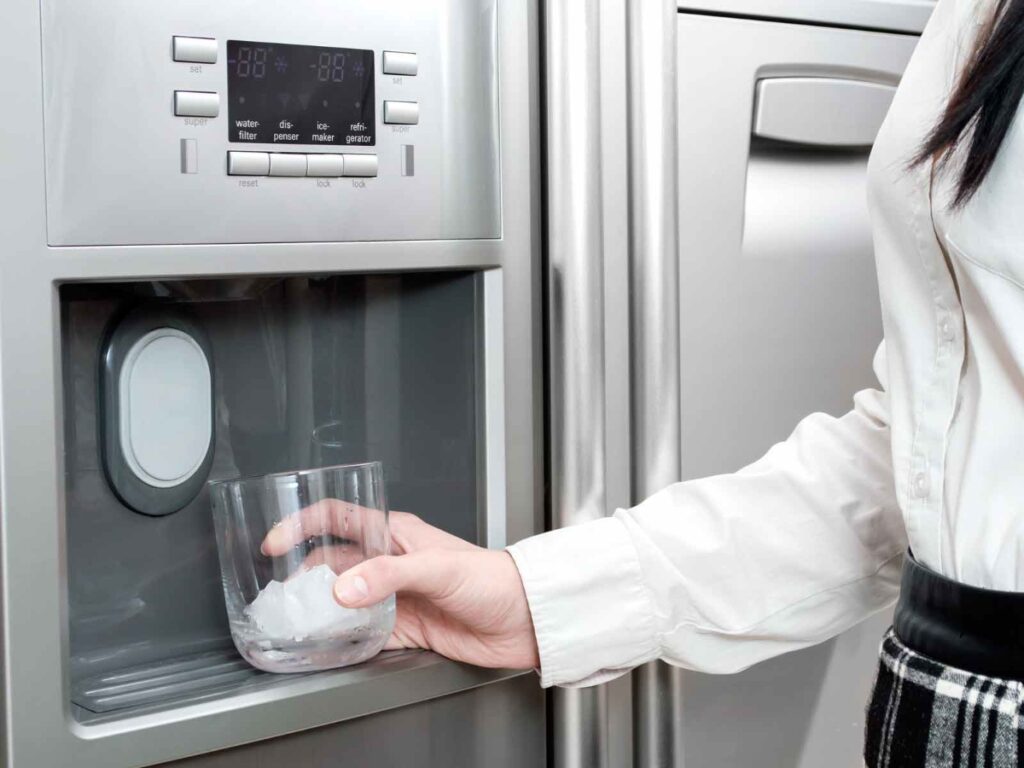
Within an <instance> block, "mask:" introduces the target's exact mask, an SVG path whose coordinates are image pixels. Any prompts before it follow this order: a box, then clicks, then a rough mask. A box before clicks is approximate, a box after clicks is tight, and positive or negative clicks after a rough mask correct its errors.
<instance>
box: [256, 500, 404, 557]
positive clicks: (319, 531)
mask: <svg viewBox="0 0 1024 768" xmlns="http://www.w3.org/2000/svg"><path fill="white" fill-rule="evenodd" d="M384 515H385V513H384V512H383V511H381V510H379V509H371V508H369V507H361V506H359V505H358V504H350V503H349V502H346V501H340V500H338V499H322V500H321V501H318V502H316V503H315V504H310V505H309V506H308V507H305V508H304V509H301V510H299V511H298V512H296V513H295V514H293V515H290V516H288V517H286V518H285V519H284V520H282V521H281V522H280V523H278V524H277V525H275V526H274V527H273V528H271V529H270V531H269V532H268V533H267V535H266V536H265V537H264V539H263V543H262V544H261V545H260V551H261V552H263V554H265V555H269V556H276V555H283V554H286V553H287V552H289V551H290V550H291V549H292V548H293V547H295V546H297V545H298V544H301V543H302V542H303V541H305V540H306V539H309V538H310V537H316V536H325V535H333V536H340V537H342V538H345V539H350V540H353V541H360V542H362V541H363V539H364V532H366V531H370V532H373V534H374V535H379V536H380V539H381V540H380V541H373V542H365V543H366V544H368V545H372V546H373V547H374V548H376V549H378V550H379V551H387V549H386V548H387V543H388V541H387V537H386V536H385V535H384V531H385V526H384V521H383V519H382V518H383V517H384Z"/></svg>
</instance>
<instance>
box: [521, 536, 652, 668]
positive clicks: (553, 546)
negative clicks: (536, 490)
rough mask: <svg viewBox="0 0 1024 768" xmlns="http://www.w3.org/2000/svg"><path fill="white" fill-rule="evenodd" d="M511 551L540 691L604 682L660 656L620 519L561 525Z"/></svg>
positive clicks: (629, 541)
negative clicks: (522, 594) (529, 624)
mask: <svg viewBox="0 0 1024 768" xmlns="http://www.w3.org/2000/svg"><path fill="white" fill-rule="evenodd" d="M508 552H509V554H510V555H512V559H513V560H514V561H515V563H516V567H517V568H518V569H519V575H520V577H521V578H522V581H523V587H524V589H525V591H526V599H527V601H528V602H529V605H530V614H531V616H532V617H533V627H534V631H535V632H536V635H537V648H538V651H539V655H540V677H541V685H543V686H544V687H545V688H547V687H548V686H552V685H564V686H583V685H596V684H598V683H602V682H607V681H608V680H611V679H613V678H615V677H618V676H619V675H621V674H624V673H625V672H626V671H628V670H629V669H632V668H633V667H636V666H638V665H640V664H643V663H644V662H647V661H651V660H652V659H655V658H657V657H658V653H659V643H658V636H657V629H656V617H655V615H654V605H653V603H652V601H651V599H650V597H649V595H648V593H647V590H646V586H645V585H644V582H643V572H642V570H641V567H640V561H639V558H638V557H637V552H636V548H635V547H634V546H633V542H632V539H631V538H630V535H629V532H628V530H627V529H626V526H625V525H624V524H623V523H622V521H620V520H618V519H616V518H613V517H607V518H602V519H600V520H595V521H593V522H590V523H583V524H581V525H574V526H571V527H569V528H560V529H558V530H556V531H551V532H549V533H543V534H541V535H539V536H533V537H531V538H529V539H524V540H523V541H520V542H519V543H517V544H513V545H512V546H510V547H508Z"/></svg>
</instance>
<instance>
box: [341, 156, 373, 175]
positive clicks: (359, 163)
mask: <svg viewBox="0 0 1024 768" xmlns="http://www.w3.org/2000/svg"><path fill="white" fill-rule="evenodd" d="M344 157H345V173H344V175H345V176H376V175H377V156H376V155H345V156H344Z"/></svg>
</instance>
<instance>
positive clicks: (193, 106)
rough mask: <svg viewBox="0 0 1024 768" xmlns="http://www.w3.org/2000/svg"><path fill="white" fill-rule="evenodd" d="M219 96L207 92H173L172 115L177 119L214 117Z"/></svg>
mask: <svg viewBox="0 0 1024 768" xmlns="http://www.w3.org/2000/svg"><path fill="white" fill-rule="evenodd" d="M219 112H220V96H218V95H217V94H216V93H211V92H209V91H175V92H174V114H175V115H177V116H178V117H216V116H217V114H218V113H219Z"/></svg>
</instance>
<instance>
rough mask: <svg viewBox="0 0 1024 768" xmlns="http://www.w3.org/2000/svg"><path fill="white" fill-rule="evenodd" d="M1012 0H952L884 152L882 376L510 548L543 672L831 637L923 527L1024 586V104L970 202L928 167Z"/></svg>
mask: <svg viewBox="0 0 1024 768" xmlns="http://www.w3.org/2000/svg"><path fill="white" fill-rule="evenodd" d="M995 4H996V3H995V0H939V3H938V5H937V7H936V10H935V13H934V16H933V18H932V20H931V22H930V24H929V26H928V29H927V30H926V32H925V34H924V36H923V37H922V39H921V42H920V44H919V46H918V48H917V51H916V53H915V55H914V58H913V60H912V62H911V63H910V66H909V68H908V69H907V72H906V74H905V76H904V79H903V82H902V84H901V86H900V89H899V91H898V93H897V95H896V98H895V101H894V103H893V107H892V110H891V111H890V113H889V116H888V117H887V119H886V121H885V124H884V126H883V127H882V130H881V133H880V135H879V137H878V140H877V142H876V145H875V148H874V151H873V153H872V156H871V162H870V164H869V177H870V178H869V188H870V192H869V195H870V207H871V212H872V222H873V231H874V243H875V254H876V261H877V268H878V276H879V285H880V292H881V298H882V311H883V320H884V328H885V341H884V343H883V345H882V346H881V347H880V348H879V353H878V355H876V358H875V372H876V374H877V376H878V378H879V382H880V384H881V388H880V389H877V390H866V391H863V392H860V393H858V394H857V395H856V397H855V398H854V407H853V410H851V411H850V412H849V413H847V414H846V415H845V416H842V417H841V418H832V417H830V416H827V415H823V414H814V415H812V416H809V417H808V418H806V419H805V420H804V421H803V422H801V423H800V424H799V425H798V426H797V428H796V431H795V432H793V434H792V436H791V437H790V438H789V439H788V440H787V441H785V442H783V443H780V444H779V445H776V446H775V447H773V448H772V449H771V450H770V451H769V452H768V454H767V455H766V456H765V457H764V458H762V459H761V460H759V461H757V462H756V463H754V464H752V465H751V466H749V467H746V468H745V469H743V470H741V471H739V472H737V473H736V474H734V475H723V476H719V477H712V478H706V479H702V480H695V481H691V482H684V483H679V484H676V485H673V486H671V487H669V488H667V489H665V490H664V491H661V492H660V493H658V494H655V495H654V496H652V497H651V498H649V499H647V500H646V501H644V502H643V503H642V504H640V505H638V506H637V507H634V508H633V509H629V510H619V511H618V512H617V513H616V514H615V515H614V516H613V517H610V518H606V519H604V520H599V521H596V522H593V523H587V524H584V525H580V526H576V527H573V528H569V529H564V530H559V531H554V532H551V533H547V534H543V535H541V536H535V537H533V538H531V539H527V540H525V541H522V542H520V543H518V544H516V545H514V546H512V547H510V548H509V551H510V553H511V554H512V556H513V558H514V559H515V561H516V564H517V566H518V567H519V571H520V574H521V575H522V579H523V583H524V585H525V589H526V594H527V598H528V600H529V603H530V610H531V613H532V616H533V621H534V626H535V629H536V633H537V642H538V646H539V649H540V660H541V677H542V683H543V684H544V685H554V684H561V685H571V684H591V683H597V682H601V681H604V680H608V679H610V678H612V677H615V676H617V675H619V674H622V672H624V671H625V670H627V669H629V668H631V667H634V666H636V665H638V664H641V663H644V662H647V661H650V660H653V659H657V658H661V659H664V660H665V661H668V662H670V663H672V664H676V665H680V666H684V667H688V668H691V669H698V670H704V671H709V672H731V671H736V670H739V669H742V668H744V667H747V666H749V665H751V664H753V663H755V662H758V661H761V660H763V659H765V658H768V657H770V656H773V655H776V654H779V653H783V652H785V651H791V650H795V649H798V648H802V647H804V646H808V645H811V644H814V643H818V642H820V641H822V640H825V639H826V638H829V637H831V636H833V635H836V634H838V633H840V632H842V631H843V630H845V629H847V628H848V627H850V626H852V625H853V624H855V623H857V622H859V621H860V620H862V619H863V618H865V617H866V616H868V615H869V614H871V613H873V612H875V611H878V610H880V609H882V608H884V607H886V606H888V605H890V604H891V603H892V602H893V600H894V599H895V597H896V594H897V590H898V583H899V573H900V567H901V563H902V556H903V553H904V551H905V550H906V548H907V544H908V541H909V544H910V545H911V547H912V548H913V550H914V553H915V555H916V556H917V557H918V558H919V559H920V560H921V561H922V562H923V563H924V564H926V565H927V566H929V567H931V568H933V569H934V570H937V571H939V572H940V573H943V574H945V575H947V576H950V577H952V578H953V579H956V580H958V581H963V582H967V583H969V584H974V585H979V586H983V587H989V588H995V589H1003V590H1015V591H1024V163H1022V160H1024V121H1021V120H1018V121H1017V122H1016V123H1015V125H1014V126H1013V128H1012V129H1011V131H1010V134H1009V135H1008V137H1007V139H1006V141H1005V143H1004V144H1003V147H1002V149H1001V151H1000V154H999V157H998V159H997V162H996V165H995V168H994V169H993V171H992V172H991V174H990V176H989V177H988V179H987V180H986V181H985V183H984V185H983V186H982V188H981V190H980V191H979V192H978V194H977V195H976V196H975V197H974V199H973V200H972V201H971V202H970V203H969V204H968V205H967V207H966V208H965V209H963V210H961V211H958V212H955V213H953V212H951V211H950V210H949V208H948V205H947V204H946V201H947V200H948V196H949V191H950V189H951V188H952V179H951V178H950V177H949V176H948V175H946V176H943V175H938V176H935V179H934V181H933V180H932V179H933V172H932V169H931V168H930V167H919V168H916V169H913V170H908V168H907V163H908V161H909V160H910V158H912V157H913V155H914V154H915V152H916V149H917V148H918V147H919V146H920V144H921V142H922V140H923V139H924V137H925V136H926V135H927V133H928V131H929V130H930V129H931V128H932V127H933V126H934V124H935V122H936V120H937V119H938V116H939V114H940V112H941V110H942V107H943V106H944V104H945V103H946V100H947V98H948V96H949V94H950V92H951V90H952V88H953V85H954V83H955V79H956V76H957V73H958V71H959V68H960V67H961V66H962V65H963V63H964V60H965V59H966V57H968V56H969V54H970V51H971V49H972V46H973V44H974V40H975V39H976V37H977V33H978V30H979V29H980V28H981V26H982V24H983V23H984V22H985V21H987V20H988V18H990V17H991V14H992V12H993V8H994V6H995ZM851 322H856V318H851ZM755 394H756V393H755V392H753V391H752V392H751V396H755Z"/></svg>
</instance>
